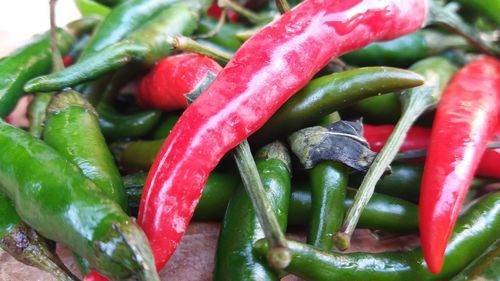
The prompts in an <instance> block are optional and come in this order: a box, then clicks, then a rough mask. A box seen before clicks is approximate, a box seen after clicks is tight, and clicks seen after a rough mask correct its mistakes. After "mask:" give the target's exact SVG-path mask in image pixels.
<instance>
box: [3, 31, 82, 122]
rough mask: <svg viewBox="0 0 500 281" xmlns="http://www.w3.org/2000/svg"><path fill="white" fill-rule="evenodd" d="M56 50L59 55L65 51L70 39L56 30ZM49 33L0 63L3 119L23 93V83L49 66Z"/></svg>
mask: <svg viewBox="0 0 500 281" xmlns="http://www.w3.org/2000/svg"><path fill="white" fill-rule="evenodd" d="M57 34H58V40H57V41H58V47H59V49H60V50H61V52H62V53H65V52H67V51H68V50H69V47H70V45H71V44H73V41H74V39H73V37H72V36H71V35H69V34H68V33H67V32H66V31H64V30H62V29H58V31H57ZM49 38H50V35H49V33H48V32H47V33H45V34H43V35H41V36H39V37H38V38H37V39H35V41H33V42H32V43H30V44H29V45H27V46H25V47H23V48H21V49H19V50H17V51H16V52H15V53H13V54H11V55H10V56H8V57H6V58H4V59H2V60H0V69H1V70H2V75H0V117H5V116H7V115H8V114H9V113H10V112H11V111H12V110H13V109H14V107H15V106H16V104H17V102H18V101H19V99H20V98H21V97H22V96H23V95H24V94H25V92H24V90H23V86H24V83H26V82H27V81H28V80H30V79H32V78H34V77H37V76H39V75H43V74H46V73H48V72H49V71H50V68H51V66H52V60H51V55H50V54H51V51H50V44H49Z"/></svg>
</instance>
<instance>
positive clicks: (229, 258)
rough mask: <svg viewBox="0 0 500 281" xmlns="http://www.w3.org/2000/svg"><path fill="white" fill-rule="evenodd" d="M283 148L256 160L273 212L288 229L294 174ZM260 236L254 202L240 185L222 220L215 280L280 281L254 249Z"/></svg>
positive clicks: (262, 236) (283, 227)
mask: <svg viewBox="0 0 500 281" xmlns="http://www.w3.org/2000/svg"><path fill="white" fill-rule="evenodd" d="M273 145H274V144H271V145H270V146H271V147H272V146H273ZM262 149H273V148H266V147H264V148H262ZM274 150H278V149H274ZM280 150H282V151H280V152H270V154H271V153H278V154H280V155H279V156H278V157H274V156H272V157H271V158H268V159H256V164H257V170H258V171H259V175H260V178H261V180H262V184H263V186H264V189H265V190H266V196H267V198H269V202H271V208H272V211H273V212H274V214H275V215H276V218H277V220H278V223H279V226H280V228H281V231H286V225H287V217H288V204H289V199H290V177H291V176H290V171H289V170H288V167H289V165H290V163H289V162H290V155H288V152H287V151H286V148H285V147H282V148H280ZM256 158H258V157H256ZM287 162H288V163H287ZM261 238H264V231H263V230H262V228H261V226H260V223H259V221H258V219H257V215H256V213H255V210H254V208H253V205H252V201H251V200H250V197H249V196H248V194H247V192H246V190H245V188H243V186H240V187H239V188H238V190H237V191H236V194H235V195H234V197H233V198H232V199H231V201H229V205H228V207H227V210H226V214H225V215H224V219H223V221H222V225H221V230H220V235H219V240H218V242H217V252H216V255H215V269H214V275H213V279H214V280H216V281H222V280H228V281H231V280H242V281H243V280H262V281H264V280H276V281H277V280H279V277H278V276H277V274H276V272H274V271H273V270H272V269H271V268H270V267H269V266H268V265H267V264H266V263H265V261H263V260H262V259H260V258H259V257H258V256H256V255H255V254H254V252H253V243H255V242H256V241H257V240H259V239H261Z"/></svg>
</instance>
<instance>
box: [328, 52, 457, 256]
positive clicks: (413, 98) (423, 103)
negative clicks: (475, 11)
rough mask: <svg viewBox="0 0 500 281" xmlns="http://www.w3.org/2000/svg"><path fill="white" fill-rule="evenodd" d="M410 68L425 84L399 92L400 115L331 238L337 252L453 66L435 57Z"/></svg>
mask: <svg viewBox="0 0 500 281" xmlns="http://www.w3.org/2000/svg"><path fill="white" fill-rule="evenodd" d="M410 69H411V70H413V71H415V72H417V73H420V74H422V75H423V76H424V77H425V78H426V82H425V84H424V85H423V86H420V87H417V88H414V89H411V90H407V91H404V92H402V93H401V95H400V99H401V103H402V111H403V115H402V116H401V119H399V121H398V123H397V125H396V127H395V128H394V131H393V132H392V133H391V136H390V138H389V139H388V140H387V143H386V144H385V146H384V148H382V150H381V151H380V153H379V154H378V155H377V157H376V158H375V160H374V161H373V163H372V165H371V167H370V169H369V170H368V172H367V174H366V176H365V178H364V179H363V182H362V183H361V186H360V187H359V191H358V193H357V194H356V197H355V198H354V204H353V206H352V207H351V208H350V209H349V211H348V212H347V216H346V219H345V221H344V225H343V227H342V230H341V231H340V232H339V233H338V234H337V235H336V237H335V240H336V241H335V244H336V246H337V247H338V248H339V249H341V250H346V249H347V248H349V246H350V240H351V236H352V233H353V232H354V229H355V228H356V225H357V223H358V220H359V216H360V214H361V212H362V210H363V208H364V207H365V206H366V204H367V203H368V201H369V200H370V197H371V196H372V194H373V192H374V190H375V185H376V184H377V182H378V180H379V179H380V177H381V176H382V175H383V173H384V172H385V170H386V169H387V167H388V166H389V164H390V163H391V162H392V161H393V159H394V157H395V156H396V154H397V153H398V151H399V148H400V147H401V145H402V144H403V142H404V139H405V137H406V134H407V133H408V131H409V129H410V127H411V126H412V124H413V123H414V122H415V121H416V120H417V118H418V117H419V116H420V115H421V114H422V113H424V112H425V111H427V110H429V109H432V108H434V107H435V106H436V105H437V103H438V101H439V99H440V98H441V95H442V92H443V90H444V87H445V86H446V84H447V83H448V81H449V80H450V79H451V77H452V75H453V74H454V72H455V71H456V67H455V66H453V65H452V64H451V63H450V62H448V61H447V60H446V59H444V58H438V57H432V58H428V59H425V60H423V61H420V62H418V63H417V64H415V65H413V66H412V67H411V68H410Z"/></svg>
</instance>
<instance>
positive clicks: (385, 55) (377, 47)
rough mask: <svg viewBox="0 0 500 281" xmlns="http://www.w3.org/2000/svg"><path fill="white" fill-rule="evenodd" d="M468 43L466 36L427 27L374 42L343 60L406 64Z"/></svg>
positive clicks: (392, 64)
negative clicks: (386, 40) (436, 30)
mask: <svg viewBox="0 0 500 281" xmlns="http://www.w3.org/2000/svg"><path fill="white" fill-rule="evenodd" d="M466 46H467V41H465V39H463V38H462V37H459V36H456V35H447V34H443V33H439V32H435V31H431V30H423V31H418V32H415V33H412V34H409V35H406V36H403V37H400V38H397V39H394V40H391V41H388V42H380V43H372V44H370V45H368V46H367V47H365V48H363V49H361V50H358V51H354V52H352V53H349V54H347V55H344V56H342V60H344V61H345V62H347V63H349V64H353V65H358V66H369V65H386V66H400V67H406V66H409V65H411V64H412V63H415V62H417V61H419V60H421V59H423V58H425V57H428V56H431V55H435V54H438V53H439V52H441V51H444V50H446V49H448V48H457V47H458V48H463V47H466Z"/></svg>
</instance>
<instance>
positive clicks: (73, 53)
mask: <svg viewBox="0 0 500 281" xmlns="http://www.w3.org/2000/svg"><path fill="white" fill-rule="evenodd" d="M89 40H90V35H89V34H84V35H82V36H81V37H80V38H78V40H77V41H76V42H75V44H73V46H72V47H71V49H70V50H69V52H68V54H67V55H66V56H64V58H63V60H66V61H64V66H66V67H68V66H70V65H72V64H73V63H74V62H75V61H76V60H77V59H78V57H79V56H80V53H81V52H82V50H83V48H84V47H85V46H86V45H87V43H88V42H89Z"/></svg>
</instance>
